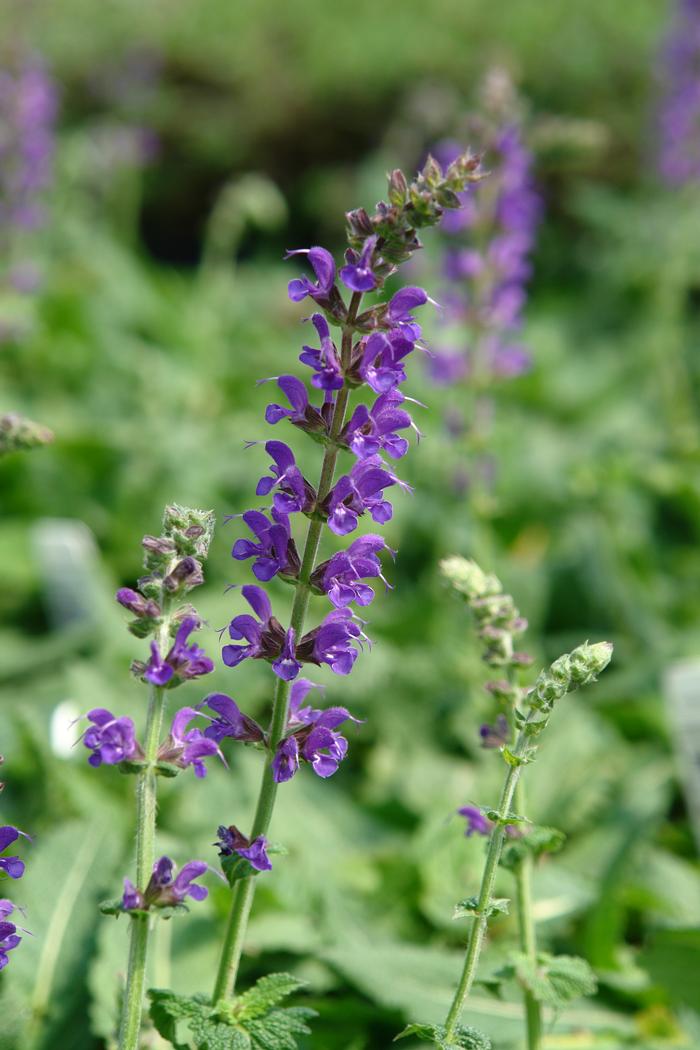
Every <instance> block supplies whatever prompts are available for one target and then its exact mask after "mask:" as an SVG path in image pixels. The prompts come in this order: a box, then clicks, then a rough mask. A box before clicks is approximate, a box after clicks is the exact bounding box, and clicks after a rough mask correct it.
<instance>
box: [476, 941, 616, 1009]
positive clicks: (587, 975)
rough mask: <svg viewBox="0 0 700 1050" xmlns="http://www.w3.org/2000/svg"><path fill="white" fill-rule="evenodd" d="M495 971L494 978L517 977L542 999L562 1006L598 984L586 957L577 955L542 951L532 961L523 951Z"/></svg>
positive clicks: (544, 1001) (538, 998)
mask: <svg viewBox="0 0 700 1050" xmlns="http://www.w3.org/2000/svg"><path fill="white" fill-rule="evenodd" d="M510 959H511V961H510V962H509V963H507V964H506V965H505V966H504V967H502V968H501V969H500V970H498V971H497V972H496V974H494V978H493V979H492V981H491V983H492V984H493V983H494V982H495V981H499V980H500V981H507V980H516V981H517V982H518V983H519V984H520V985H521V986H522V987H524V988H527V990H528V991H529V992H531V993H532V995H533V996H534V997H535V999H537V1000H538V1001H539V1002H541V1003H546V1004H547V1005H548V1006H552V1007H554V1009H556V1010H560V1009H561V1008H562V1007H563V1006H566V1005H567V1003H570V1002H571V1001H572V1000H573V999H578V998H580V997H581V996H585V995H593V994H594V993H595V991H596V989H597V987H598V984H597V981H596V977H595V974H594V973H593V970H592V969H591V967H590V966H589V965H588V963H587V962H586V960H585V959H581V958H579V957H578V956H575V955H549V954H548V953H547V952H541V953H540V954H539V955H538V956H537V962H536V963H533V962H532V960H531V959H529V958H528V957H527V956H526V955H523V954H522V953H521V952H514V953H513V954H512V955H511V957H510Z"/></svg>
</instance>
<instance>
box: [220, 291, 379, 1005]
mask: <svg viewBox="0 0 700 1050" xmlns="http://www.w3.org/2000/svg"><path fill="white" fill-rule="evenodd" d="M361 299H362V295H361V293H358V292H355V293H354V294H353V296H352V299H351V302H350V307H349V309H348V323H347V325H345V326H344V327H343V339H342V361H343V362H347V361H349V356H350V349H351V346H352V335H353V324H354V321H355V317H356V315H357V308H358V306H359V304H360V300H361ZM343 367H346V364H343ZM349 393H350V391H349V388H348V387H347V386H344V387H343V388H342V390H341V391H340V393H339V395H338V398H337V400H336V403H335V408H334V411H333V420H332V423H331V430H330V439H331V441H332V444H329V445H328V447H327V448H326V451H325V453H324V456H323V465H322V467H321V478H320V481H319V485H318V493H319V501H321V500H323V499H325V498H326V496H327V495H328V493H329V492H330V489H331V486H332V484H333V476H334V473H335V463H336V459H337V456H338V445H337V444H336V442H337V440H338V435H339V434H340V431H341V430H342V427H343V423H344V420H345V412H346V409H347V403H348V396H349ZM322 530H323V522H322V521H321V520H312V521H310V522H309V528H308V531H307V533H306V543H305V545H304V554H303V557H302V561H301V567H300V569H299V581H298V585H297V588H296V593H295V595H294V604H293V606H292V614H291V619H290V626H291V628H292V630H293V631H294V634H295V637H301V634H302V631H303V629H304V620H305V618H306V611H307V609H308V606H309V598H310V596H311V575H312V573H313V570H314V567H315V565H316V558H317V556H318V549H319V545H320V542H321V533H322ZM290 690H291V683H290V682H287V681H285V680H284V679H283V678H278V679H277V681H276V684H275V694H274V699H273V702H272V715H271V719H270V731H269V742H270V743H269V747H270V752H271V754H273V755H274V753H275V752H276V750H277V748H278V747H279V745H280V742H281V741H282V739H283V737H284V735H285V731H286V727H287V721H288V718H289V694H290ZM276 797H277V781H276V780H275V776H274V770H273V766H272V762H267V763H266V764H265V768H264V771H263V776H262V783H261V785H260V793H259V795H258V803H257V807H256V810H255V816H254V818H253V826H252V830H251V834H250V838H251V840H255V839H257V838H258V837H259V836H261V835H262V836H264V835H267V832H268V829H269V827H270V821H271V820H272V813H273V810H274V806H275V799H276ZM254 894H255V879H254V877H253V875H252V874H251V875H249V876H248V878H246V879H242V880H240V881H239V882H238V885H237V887H236V889H235V890H234V894H233V900H232V903H231V913H230V916H229V921H228V926H227V929H226V939H225V941H224V945H223V948H222V952H221V960H220V963H219V970H218V973H217V977H216V984H215V986H214V994H213V1000H214V1002H217V1001H218V1000H220V999H226V998H228V997H229V996H231V995H232V994H233V990H234V988H235V986H236V978H237V976H238V966H239V963H240V959H241V954H242V952H243V941H244V937H245V933H246V928H247V924H248V917H249V915H250V909H251V907H252V904H253V896H254Z"/></svg>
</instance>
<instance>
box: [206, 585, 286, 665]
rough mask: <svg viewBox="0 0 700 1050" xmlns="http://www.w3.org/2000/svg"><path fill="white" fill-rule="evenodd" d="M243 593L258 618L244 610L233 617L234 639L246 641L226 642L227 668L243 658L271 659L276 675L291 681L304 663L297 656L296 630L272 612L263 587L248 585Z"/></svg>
mask: <svg viewBox="0 0 700 1050" xmlns="http://www.w3.org/2000/svg"><path fill="white" fill-rule="evenodd" d="M241 593H242V595H243V597H244V598H245V600H246V601H247V602H248V604H249V605H250V607H251V608H252V610H253V612H254V613H255V614H256V615H257V617H258V619H257V620H256V619H255V617H253V616H250V615H249V614H247V613H243V614H242V615H240V616H234V618H233V619H232V620H231V623H230V624H229V627H228V633H229V636H230V637H231V638H232V639H233V640H234V641H239V640H244V641H245V642H246V643H247V644H245V645H225V646H224V647H223V649H222V650H221V657H222V659H223V661H224V663H225V664H226V666H227V667H237V666H238V664H239V663H240V662H241V661H242V660H247V659H252V660H269V661H270V663H272V669H273V671H274V672H275V674H276V675H278V676H279V677H280V678H283V679H284V680H285V681H289V680H290V679H291V678H294V677H295V676H296V675H297V674H298V673H299V670H300V668H301V664H299V662H298V661H297V660H296V658H295V655H294V632H293V631H292V628H291V627H290V628H289V630H288V631H287V632H285V631H284V629H283V627H282V625H281V624H280V623H279V621H278V620H276V619H275V617H274V616H273V615H272V606H271V604H270V599H269V598H268V596H267V595H266V594H265V591H263V590H261V588H260V587H255V586H252V585H247V586H245V587H243V588H242V590H241Z"/></svg>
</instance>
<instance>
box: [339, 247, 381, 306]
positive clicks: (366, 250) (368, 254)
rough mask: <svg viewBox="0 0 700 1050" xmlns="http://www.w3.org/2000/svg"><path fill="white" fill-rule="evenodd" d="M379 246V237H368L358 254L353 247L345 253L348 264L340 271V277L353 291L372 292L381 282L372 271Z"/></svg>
mask: <svg viewBox="0 0 700 1050" xmlns="http://www.w3.org/2000/svg"><path fill="white" fill-rule="evenodd" d="M376 246H377V238H376V236H374V235H372V236H371V237H368V238H367V240H366V241H365V243H364V244H363V246H362V251H361V253H360V254H359V255H358V254H357V252H355V251H353V250H352V248H348V250H347V251H346V253H345V263H346V265H345V266H343V267H342V269H341V271H340V279H341V281H342V282H343V284H344V285H345V286H346V288H349V289H350V290H351V291H352V292H371V291H372V289H373V288H376V287H377V284H378V283H379V282H378V280H377V278H376V276H375V274H374V273H373V271H372V256H373V254H374V249H375V248H376Z"/></svg>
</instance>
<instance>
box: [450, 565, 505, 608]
mask: <svg viewBox="0 0 700 1050" xmlns="http://www.w3.org/2000/svg"><path fill="white" fill-rule="evenodd" d="M440 571H441V572H442V574H443V576H444V577H445V578H446V579H447V580H449V582H450V583H451V584H452V586H453V587H454V589H455V590H456V591H459V593H460V594H463V595H464V596H465V598H466V599H467V601H469V602H473V601H476V600H477V599H479V598H484V597H486V596H489V595H498V594H500V593H501V591H502V590H503V588H502V586H501V582H500V580H499V579H498V578H497V577H496V576H492V575H490V574H487V573H485V572H484V571H483V569H480V568H479V566H478V565H477V564H476V562H475V561H472V560H471V558H462V557H461V556H460V555H459V554H455V555H453V556H452V557H451V558H443V560H442V561H441V562H440Z"/></svg>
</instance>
